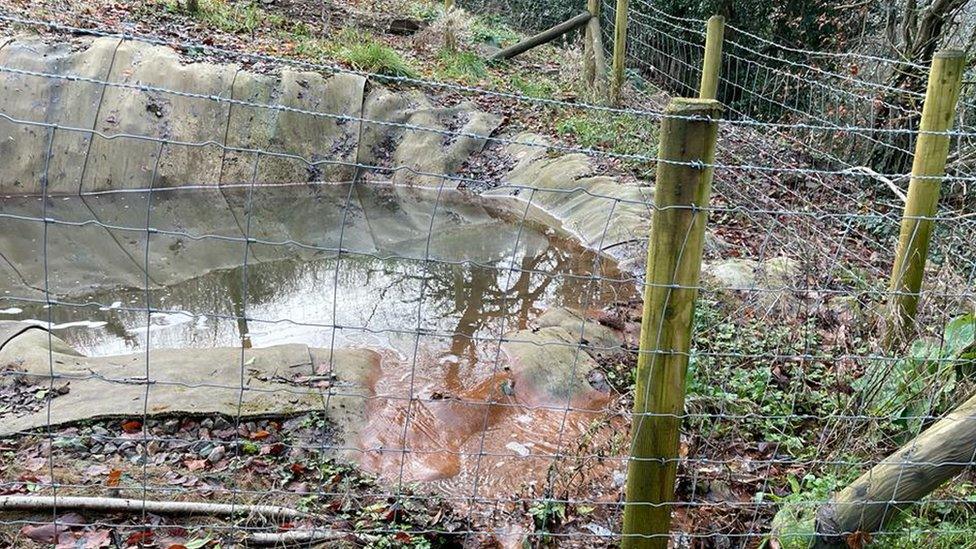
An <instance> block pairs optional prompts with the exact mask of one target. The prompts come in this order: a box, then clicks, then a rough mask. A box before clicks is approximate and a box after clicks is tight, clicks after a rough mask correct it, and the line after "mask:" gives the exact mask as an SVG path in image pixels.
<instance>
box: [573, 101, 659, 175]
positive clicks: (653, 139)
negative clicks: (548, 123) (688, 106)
mask: <svg viewBox="0 0 976 549" xmlns="http://www.w3.org/2000/svg"><path fill="white" fill-rule="evenodd" d="M556 131H557V132H558V133H559V134H561V135H569V136H572V137H573V138H575V140H576V142H577V143H579V145H580V146H581V147H585V148H588V149H599V150H606V151H610V152H613V153H616V154H624V155H641V156H648V157H655V156H657V144H658V123H657V121H655V120H651V119H650V118H646V117H639V116H635V115H630V114H617V115H614V114H607V113H600V112H586V113H581V114H576V115H572V116H569V117H567V118H564V119H562V120H560V121H559V122H557V123H556ZM625 165H627V167H628V168H629V169H630V170H631V171H633V172H634V174H635V175H637V176H638V177H640V178H644V179H649V178H652V177H653V175H654V174H653V173H652V172H653V169H654V165H653V163H651V162H641V161H639V160H627V161H626V162H625Z"/></svg>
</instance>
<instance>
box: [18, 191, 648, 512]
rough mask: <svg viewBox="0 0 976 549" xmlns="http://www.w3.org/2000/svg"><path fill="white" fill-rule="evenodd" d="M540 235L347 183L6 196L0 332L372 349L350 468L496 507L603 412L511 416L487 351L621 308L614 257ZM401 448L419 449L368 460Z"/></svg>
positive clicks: (117, 342) (114, 344) (529, 224)
mask: <svg viewBox="0 0 976 549" xmlns="http://www.w3.org/2000/svg"><path fill="white" fill-rule="evenodd" d="M44 219H47V220H48V222H47V223H45V222H43V220H44ZM540 219H541V218H540V217H539V216H538V215H537V213H536V212H533V211H532V208H531V207H530V208H526V205H525V204H523V203H521V202H517V201H514V200H512V201H505V202H500V201H492V200H487V199H481V198H475V197H471V196H468V195H465V194H462V193H459V192H456V191H451V192H444V191H442V192H437V191H436V190H431V189H404V188H394V187H390V188H382V187H370V188H367V187H362V186H360V187H359V188H356V187H354V186H350V185H329V186H325V187H318V188H310V187H298V188H292V187H284V188H255V189H253V190H248V189H196V190H180V191H172V190H169V191H156V192H154V193H152V195H150V194H149V193H144V192H127V193H108V194H103V195H88V196H85V197H78V196H75V197H66V198H60V197H58V198H49V199H48V200H47V201H46V202H45V201H43V200H40V199H38V198H16V199H13V198H8V199H5V200H4V202H3V215H0V243H2V247H0V253H2V258H0V260H2V262H0V319H4V320H22V321H30V322H36V323H38V324H41V325H45V326H47V325H48V322H49V321H50V323H51V324H52V326H53V330H54V332H55V333H56V334H57V335H58V336H59V337H61V338H62V339H64V340H65V341H66V342H68V343H69V344H70V345H72V346H74V347H75V348H77V349H78V350H79V351H81V352H82V353H84V354H86V355H92V356H94V355H116V354H126V353H135V352H144V351H145V350H146V348H147V347H148V349H149V352H152V349H159V348H187V349H196V348H213V347H227V346H240V345H245V346H254V347H264V346H270V345H275V344H281V343H303V344H307V345H309V346H311V347H322V348H333V347H348V346H355V347H367V348H371V349H377V350H380V351H382V356H383V357H384V359H383V360H382V363H381V366H380V369H379V370H378V371H377V372H376V374H375V375H374V376H373V378H372V379H371V380H370V390H371V392H372V393H373V395H374V396H376V397H378V398H375V399H373V400H372V401H371V404H370V416H371V418H370V422H369V426H368V427H367V429H366V430H365V431H364V433H363V437H362V441H361V447H362V450H363V451H362V453H361V456H362V459H361V463H362V464H363V466H364V467H365V468H367V469H369V470H372V471H374V472H377V473H379V474H381V475H383V476H385V477H387V478H391V479H396V480H405V481H439V482H440V483H441V484H442V486H443V488H444V489H445V490H449V491H456V492H458V493H459V494H470V493H471V491H472V486H471V484H472V483H478V484H481V485H482V486H484V487H485V489H487V490H491V489H492V488H490V487H495V488H494V489H497V490H501V491H503V492H504V491H507V490H512V489H514V486H515V485H518V484H521V483H524V482H525V481H526V479H527V478H541V477H540V475H544V473H545V470H546V467H548V464H549V463H551V461H552V457H551V456H552V455H554V454H556V453H559V448H560V447H561V446H563V445H565V444H568V443H570V442H571V441H572V440H574V439H575V437H577V436H578V435H579V434H580V433H582V432H585V431H586V430H587V428H588V425H589V423H590V422H591V421H592V420H593V419H594V417H596V415H598V414H599V412H600V410H601V409H602V408H603V407H604V406H605V405H606V404H607V403H608V402H609V401H610V398H611V397H610V395H609V394H607V395H605V398H604V397H601V396H598V397H597V398H595V399H591V400H592V402H589V403H588V407H589V408H590V409H591V410H592V413H586V412H580V411H572V412H567V411H565V410H559V409H558V408H554V407H541V408H538V407H529V406H522V405H521V404H520V402H519V400H518V399H517V398H511V394H509V391H507V390H506V387H507V385H506V384H508V383H511V373H510V372H509V371H508V368H507V362H506V360H507V359H506V357H505V355H504V353H503V352H502V347H501V338H502V336H503V335H504V334H507V333H511V332H514V331H516V330H524V329H526V328H531V327H532V325H533V320H534V319H535V318H536V317H538V316H539V315H540V314H541V313H542V312H544V311H546V310H548V309H550V308H553V307H557V306H558V307H568V308H571V309H574V310H580V311H589V310H597V309H600V308H602V307H604V306H606V305H608V304H610V303H612V302H615V301H618V300H627V299H629V298H630V297H632V295H633V284H632V283H631V282H629V281H627V280H625V278H626V277H625V276H623V275H621V273H619V272H618V271H617V269H616V267H615V266H614V264H613V263H612V261H611V260H609V259H608V258H606V257H601V256H598V255H596V254H594V253H592V252H590V251H588V250H586V249H584V248H582V247H580V246H579V245H577V244H576V243H575V241H574V240H573V239H572V238H570V237H568V236H567V235H564V234H559V232H558V231H556V230H553V229H551V228H548V227H547V226H546V224H545V223H544V222H543V221H542V220H540ZM147 267H148V268H147ZM48 299H50V301H52V302H53V305H47V304H46V303H47V301H48ZM416 397H419V398H421V399H422V402H413V401H412V399H413V398H416ZM404 441H406V447H410V448H412V449H414V450H417V449H420V448H424V449H425V451H424V452H420V453H418V454H415V455H413V456H409V457H406V454H402V455H399V456H395V458H396V459H390V458H389V455H388V454H384V453H383V452H381V451H379V450H382V449H383V448H390V447H397V448H399V447H404V445H405V442H404ZM486 455H487V457H486ZM526 471H530V472H534V474H535V477H532V475H529V476H528V477H527V476H526Z"/></svg>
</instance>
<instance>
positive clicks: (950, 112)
mask: <svg viewBox="0 0 976 549" xmlns="http://www.w3.org/2000/svg"><path fill="white" fill-rule="evenodd" d="M965 68H966V56H965V54H964V53H963V52H962V51H959V50H947V51H940V52H938V53H936V54H935V57H933V58H932V67H931V69H930V71H929V83H928V89H927V90H926V92H925V103H924V104H923V106H922V121H921V124H920V125H919V135H918V140H917V141H916V142H915V160H914V163H913V164H912V178H911V181H910V183H909V184H908V198H907V200H906V201H905V213H904V215H902V220H901V234H900V235H899V237H898V251H897V253H896V255H895V263H894V266H893V267H892V271H891V284H890V286H889V289H890V291H891V312H890V314H891V318H890V330H889V334H888V336H889V337H888V342H889V345H890V346H894V345H896V344H898V343H904V342H906V341H907V340H908V339H910V335H911V333H912V331H913V330H912V326H913V324H914V320H915V312H916V309H917V308H918V296H919V292H920V291H921V288H922V278H923V274H924V272H925V260H926V257H927V256H928V252H929V238H930V236H931V234H932V228H933V222H932V219H931V218H932V217H934V216H935V214H936V211H937V207H938V203H939V187H940V186H941V184H942V177H943V176H944V175H945V165H946V157H947V156H948V154H949V136H948V135H946V134H945V132H947V131H949V130H950V129H952V121H953V118H954V117H955V112H956V101H957V100H958V99H959V89H960V87H961V85H962V74H963V71H964V70H965ZM926 132H941V133H934V134H933V133H926Z"/></svg>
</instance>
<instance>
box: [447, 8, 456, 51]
mask: <svg viewBox="0 0 976 549" xmlns="http://www.w3.org/2000/svg"><path fill="white" fill-rule="evenodd" d="M453 11H454V0H444V49H446V50H447V51H449V52H451V53H454V52H455V51H457V35H456V34H455V33H454V14H453V13H452V12H453Z"/></svg>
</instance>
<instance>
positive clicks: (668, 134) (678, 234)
mask: <svg viewBox="0 0 976 549" xmlns="http://www.w3.org/2000/svg"><path fill="white" fill-rule="evenodd" d="M721 110H722V107H721V106H720V105H719V103H718V102H717V101H714V100H711V99H682V98H675V99H672V100H671V103H670V104H669V105H668V108H667V110H666V111H665V112H666V114H667V115H673V116H665V119H664V121H663V123H662V125H661V145H660V152H659V154H658V159H659V161H658V166H657V183H656V186H657V189H656V190H655V192H654V206H655V207H654V215H653V218H652V221H651V234H650V242H649V244H648V254H647V278H646V282H647V285H646V286H645V287H644V313H643V316H642V318H641V333H640V354H639V356H638V359H637V387H636V390H635V396H634V417H633V425H632V431H631V436H632V437H633V441H632V444H631V460H630V463H629V467H628V471H627V500H626V503H625V505H624V538H623V542H622V546H623V547H624V548H627V549H632V548H640V549H643V548H661V549H665V548H666V547H667V546H668V531H669V529H670V524H671V506H670V505H668V503H667V502H670V501H672V500H673V499H674V482H675V475H676V473H677V467H678V463H677V456H678V433H679V430H680V428H681V415H682V414H683V413H684V403H685V373H686V371H687V368H688V351H689V349H690V348H691V325H692V319H693V317H694V312H695V300H696V299H697V297H698V289H697V288H698V280H699V274H700V271H701V258H702V247H703V242H704V236H705V220H706V218H707V217H708V212H707V207H708V200H709V195H710V194H711V190H712V171H713V170H712V168H711V167H708V166H710V165H711V164H712V163H713V161H714V159H715V137H716V134H717V131H718V118H719V115H720V114H721ZM696 163H701V164H702V165H701V166H699V165H695V164H696Z"/></svg>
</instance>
